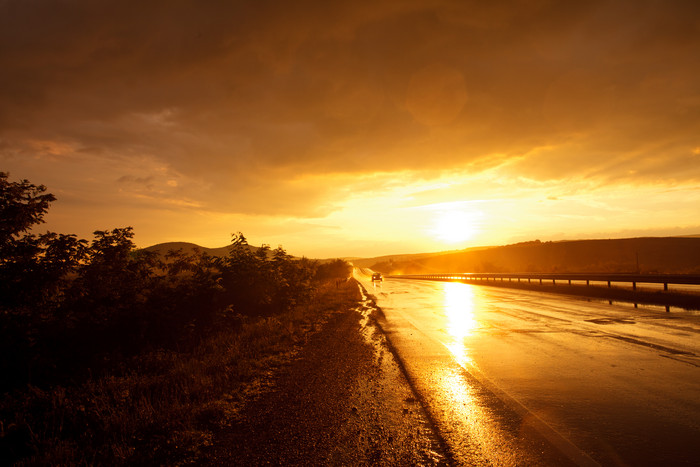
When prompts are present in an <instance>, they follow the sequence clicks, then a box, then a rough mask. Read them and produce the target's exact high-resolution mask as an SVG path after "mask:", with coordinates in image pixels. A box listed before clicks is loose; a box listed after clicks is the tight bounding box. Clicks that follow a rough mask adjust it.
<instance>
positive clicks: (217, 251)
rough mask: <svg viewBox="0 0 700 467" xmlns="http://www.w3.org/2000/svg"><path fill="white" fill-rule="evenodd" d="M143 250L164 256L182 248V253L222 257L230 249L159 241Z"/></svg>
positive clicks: (253, 248)
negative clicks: (197, 252)
mask: <svg viewBox="0 0 700 467" xmlns="http://www.w3.org/2000/svg"><path fill="white" fill-rule="evenodd" d="M250 249H251V251H254V252H255V251H257V250H259V248H258V247H255V246H251V247H250ZM144 250H145V251H152V252H154V253H157V254H158V255H160V256H163V257H164V256H165V255H166V254H167V253H168V252H169V251H177V250H182V251H183V252H184V253H194V252H195V251H199V252H203V253H206V254H208V255H209V256H217V257H224V256H227V255H228V253H229V251H231V245H228V246H224V247H221V248H205V247H203V246H199V245H196V244H194V243H188V242H167V243H159V244H157V245H153V246H149V247H146V248H144Z"/></svg>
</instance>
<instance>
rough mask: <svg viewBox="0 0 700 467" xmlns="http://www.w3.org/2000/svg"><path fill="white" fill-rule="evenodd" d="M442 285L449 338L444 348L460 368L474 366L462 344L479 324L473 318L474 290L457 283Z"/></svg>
mask: <svg viewBox="0 0 700 467" xmlns="http://www.w3.org/2000/svg"><path fill="white" fill-rule="evenodd" d="M443 285H444V292H445V295H444V297H445V301H444V307H445V314H446V316H447V333H448V334H449V336H450V337H451V340H450V342H447V343H446V346H447V348H448V349H449V350H450V352H452V354H453V355H454V356H455V359H456V360H457V363H459V364H460V365H461V366H463V367H464V366H466V365H467V364H469V365H474V361H473V360H472V359H471V357H470V356H469V354H468V352H467V348H466V346H465V342H464V339H465V338H466V337H469V336H470V335H471V334H472V333H473V332H474V330H475V329H476V328H478V326H479V322H478V321H477V320H476V318H475V317H474V310H475V297H474V288H473V287H472V286H470V285H467V284H461V283H457V282H445V283H444V284H443Z"/></svg>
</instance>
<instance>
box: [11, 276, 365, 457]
mask: <svg viewBox="0 0 700 467" xmlns="http://www.w3.org/2000/svg"><path fill="white" fill-rule="evenodd" d="M359 298H360V297H359V291H358V287H357V285H356V283H355V282H354V281H348V282H346V283H344V284H341V285H340V286H336V284H335V282H334V281H330V282H328V283H325V284H322V285H320V286H319V287H318V289H317V290H316V296H315V298H314V300H313V301H312V303H311V304H310V305H307V306H302V307H297V308H296V309H294V310H292V311H290V312H287V313H285V314H281V315H278V316H273V317H266V318H258V319H252V318H251V319H249V320H248V321H244V322H243V323H242V324H241V325H240V326H239V328H237V329H236V330H227V331H222V332H220V333H218V334H216V335H214V336H211V337H209V338H208V339H206V340H205V341H203V342H202V343H201V344H200V345H199V346H197V347H196V348H195V350H194V351H192V352H188V353H181V352H175V351H158V352H152V353H148V354H146V355H141V356H139V357H137V358H134V359H132V360H130V361H128V362H125V365H126V366H127V368H128V370H126V371H124V370H122V371H120V372H119V374H112V375H107V376H104V377H101V378H94V379H88V380H87V381H85V382H83V383H82V384H79V385H76V386H70V387H63V386H57V387H53V388H51V389H46V390H42V389H39V388H36V387H29V388H27V389H26V390H24V391H21V392H15V393H13V394H7V395H5V396H4V397H3V399H2V401H0V417H1V418H0V419H1V420H2V436H1V437H0V443H1V444H0V454H2V456H1V457H2V458H3V459H5V460H3V462H6V461H8V463H10V464H12V463H13V462H15V463H16V464H17V465H37V464H41V465H44V464H48V465H57V464H62V465H82V464H110V465H126V464H129V465H132V464H167V465H186V464H191V463H195V462H197V460H198V459H201V458H202V456H204V455H205V454H206V450H207V448H208V447H209V446H211V444H212V439H213V433H214V432H215V430H219V429H223V428H225V427H226V426H227V425H229V424H230V423H231V421H232V420H234V419H235V417H236V416H237V414H238V413H239V411H240V409H241V407H243V406H244V404H245V403H246V401H248V400H250V398H252V397H255V396H256V395H257V394H259V393H260V391H261V390H262V389H264V387H265V386H266V385H269V384H271V381H272V377H271V376H272V375H274V372H275V370H276V369H277V368H279V367H280V366H282V365H284V363H285V362H287V361H288V360H289V358H290V357H291V356H292V355H293V354H294V353H295V351H296V350H297V349H299V348H300V347H301V346H302V345H303V344H304V342H305V341H306V339H307V338H308V336H309V335H310V334H311V333H313V332H317V331H318V330H320V329H321V328H322V326H323V323H324V322H325V321H326V320H327V319H328V317H329V316H330V314H331V313H333V312H336V311H342V310H346V309H348V308H351V307H354V306H355V305H356V303H357V301H358V300H359Z"/></svg>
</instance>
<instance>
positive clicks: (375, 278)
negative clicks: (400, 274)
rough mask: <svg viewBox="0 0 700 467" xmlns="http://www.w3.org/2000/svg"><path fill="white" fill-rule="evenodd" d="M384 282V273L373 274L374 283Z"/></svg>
mask: <svg viewBox="0 0 700 467" xmlns="http://www.w3.org/2000/svg"><path fill="white" fill-rule="evenodd" d="M383 280H384V277H382V273H380V272H375V273H374V274H372V282H374V281H383Z"/></svg>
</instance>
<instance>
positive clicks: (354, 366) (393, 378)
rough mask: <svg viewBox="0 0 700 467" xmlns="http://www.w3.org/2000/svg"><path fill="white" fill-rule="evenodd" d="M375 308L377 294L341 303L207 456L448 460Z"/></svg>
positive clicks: (245, 460)
mask: <svg viewBox="0 0 700 467" xmlns="http://www.w3.org/2000/svg"><path fill="white" fill-rule="evenodd" d="M348 286H351V287H359V284H357V283H356V282H355V281H352V282H351V283H350V284H349V285H348ZM373 310H374V308H373V307H372V306H371V302H369V301H367V300H365V301H363V302H360V303H359V304H357V305H356V306H354V307H341V308H339V309H334V310H332V311H331V313H330V316H329V319H328V321H327V322H326V323H325V324H324V326H323V328H322V330H321V331H319V332H317V333H316V334H314V335H312V336H311V337H310V338H309V340H308V341H307V342H306V344H305V345H304V346H303V347H302V348H301V349H300V350H299V351H298V353H297V354H296V356H295V357H294V358H293V359H292V360H291V361H290V362H289V364H288V365H284V366H283V367H281V368H279V369H278V371H277V372H276V374H275V375H274V376H272V377H271V382H270V384H269V387H268V388H267V389H266V390H264V391H263V392H262V393H261V394H260V395H259V396H258V397H257V398H256V399H254V400H252V401H250V402H249V403H248V404H247V405H246V406H245V407H244V408H243V409H242V410H240V412H239V413H238V414H237V416H236V417H235V419H234V420H232V422H231V424H230V426H228V427H225V428H223V429H221V430H220V431H219V432H217V433H216V434H215V438H214V443H213V447H212V448H211V450H210V452H209V453H208V455H207V457H206V459H202V461H203V462H202V463H208V464H222V465H224V464H238V465H260V464H271V465H281V464H285V465H300V464H305V465H319V464H322V465H328V464H333V465H340V464H342V465H346V464H352V465H362V464H372V465H417V464H420V465H441V464H446V463H447V461H446V460H445V457H444V455H443V453H442V452H441V451H442V449H441V444H440V440H439V439H438V438H437V437H436V436H435V434H434V431H433V429H432V427H431V424H430V423H429V421H428V419H427V417H426V414H425V411H424V410H423V408H422V406H421V404H420V402H419V401H418V399H417V398H416V396H415V394H414V393H413V391H412V389H411V387H410V385H409V384H408V382H407V380H406V378H405V376H404V374H403V373H402V369H401V367H400V366H399V365H398V364H397V362H396V360H395V358H394V356H393V354H392V353H391V351H390V350H389V348H388V346H387V343H386V338H385V336H384V335H383V334H382V333H381V331H379V329H378V328H377V326H376V324H375V323H374V320H373V319H372V317H371V316H370V315H371V313H372V311H373Z"/></svg>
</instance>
